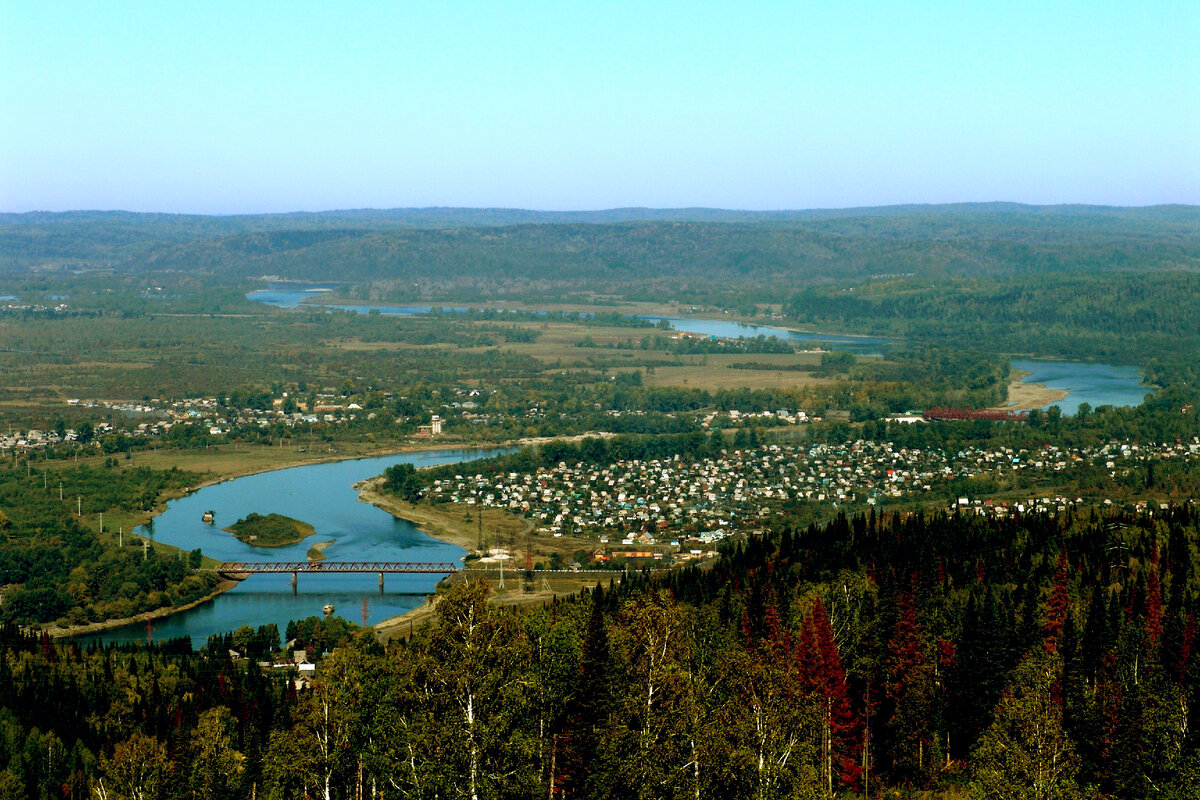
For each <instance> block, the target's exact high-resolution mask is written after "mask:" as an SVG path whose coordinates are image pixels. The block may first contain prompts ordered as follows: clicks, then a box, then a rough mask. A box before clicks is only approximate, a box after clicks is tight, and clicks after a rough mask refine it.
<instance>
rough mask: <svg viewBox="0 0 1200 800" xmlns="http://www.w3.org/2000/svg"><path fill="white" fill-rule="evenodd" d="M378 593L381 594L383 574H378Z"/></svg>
mask: <svg viewBox="0 0 1200 800" xmlns="http://www.w3.org/2000/svg"><path fill="white" fill-rule="evenodd" d="M379 593H380V594H383V573H382V572H380V573H379Z"/></svg>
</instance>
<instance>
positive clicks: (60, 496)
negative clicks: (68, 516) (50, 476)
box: [58, 481, 62, 500]
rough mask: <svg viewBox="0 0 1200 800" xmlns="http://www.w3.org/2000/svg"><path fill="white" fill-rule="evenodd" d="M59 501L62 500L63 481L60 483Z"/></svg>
mask: <svg viewBox="0 0 1200 800" xmlns="http://www.w3.org/2000/svg"><path fill="white" fill-rule="evenodd" d="M58 499H59V500H62V481H59V482H58Z"/></svg>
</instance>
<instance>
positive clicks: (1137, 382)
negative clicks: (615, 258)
mask: <svg viewBox="0 0 1200 800" xmlns="http://www.w3.org/2000/svg"><path fill="white" fill-rule="evenodd" d="M335 288H337V287H336V286H335V285H332V284H309V285H297V284H289V285H287V286H281V287H274V288H269V289H263V290H260V291H257V292H251V293H249V294H247V295H246V297H247V298H249V299H251V300H257V301H258V302H260V303H265V304H267V305H271V306H275V307H277V308H288V309H293V308H298V307H300V306H301V305H315V306H316V307H319V308H332V309H339V310H342V311H354V312H357V313H360V314H366V313H368V312H370V311H371V310H372V309H377V310H378V311H379V313H380V314H386V315H390V316H415V315H418V314H428V313H430V311H431V310H432V307H431V306H388V305H332V304H331V305H324V304H319V303H316V304H315V303H311V302H305V301H306V300H308V301H311V300H312V298H313V297H315V296H317V295H319V294H322V293H324V292H328V291H331V290H333V289H335ZM439 308H443V309H444V310H446V311H466V310H468V308H469V307H466V306H454V307H449V306H446V307H442V306H439ZM643 319H647V320H650V321H651V322H659V321H660V320H664V319H665V320H666V321H667V322H668V323H670V325H671V327H672V328H673V329H675V330H677V331H683V332H686V333H695V334H700V335H704V336H716V337H720V338H725V339H736V338H740V337H751V338H753V337H756V336H771V337H775V338H778V339H784V340H787V341H790V342H795V343H796V344H800V345H803V346H805V347H812V346H820V347H825V348H829V349H836V350H849V351H851V352H854V353H857V354H859V355H878V354H879V353H880V351H881V350H882V349H883V348H884V347H885V346H886V345H888V344H890V341H889V340H888V339H882V338H876V337H870V336H840V335H837V334H825V333H807V332H802V331H793V330H788V329H787V328H779V327H774V326H770V325H750V324H746V323H741V322H730V321H727V320H719V319H698V318H695V317H654V316H645V317H643ZM1012 366H1013V368H1014V369H1018V370H1022V371H1026V372H1029V373H1030V375H1029V376H1028V377H1026V378H1025V379H1024V380H1025V382H1027V383H1040V384H1044V385H1046V386H1048V387H1050V388H1052V389H1062V390H1064V391H1066V392H1067V396H1066V397H1065V398H1064V399H1063V400H1061V401H1059V402H1058V404H1057V405H1058V406H1059V407H1060V408H1061V409H1062V410H1063V413H1065V414H1074V413H1075V412H1076V411H1077V410H1078V409H1079V404H1080V403H1088V404H1089V405H1091V407H1092V408H1096V407H1098V406H1105V405H1111V406H1136V405H1140V404H1141V403H1142V401H1143V399H1144V398H1145V396H1146V395H1147V394H1149V393H1150V392H1153V391H1154V390H1153V389H1152V388H1151V387H1148V386H1145V385H1144V384H1143V383H1142V373H1141V371H1140V370H1139V369H1138V368H1137V367H1118V366H1113V365H1111V364H1101V363H1097V362H1093V361H1057V360H1056V361H1043V360H1035V359H1013V361H1012Z"/></svg>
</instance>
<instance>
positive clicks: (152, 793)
mask: <svg viewBox="0 0 1200 800" xmlns="http://www.w3.org/2000/svg"><path fill="white" fill-rule="evenodd" d="M100 769H101V773H102V775H101V777H100V778H98V779H97V781H96V794H97V795H98V796H99V797H100V800H122V799H126V798H127V800H159V798H165V797H166V796H167V790H168V788H169V787H168V778H169V775H170V762H169V761H168V759H167V748H166V747H165V746H164V745H163V743H162V742H160V741H159V740H158V739H155V738H153V737H151V736H146V735H145V734H142V733H135V734H134V735H133V736H131V737H129V738H128V739H126V740H125V741H123V742H119V743H117V745H116V747H114V748H113V753H112V755H111V756H109V757H107V758H104V759H103V760H102V761H101V765H100Z"/></svg>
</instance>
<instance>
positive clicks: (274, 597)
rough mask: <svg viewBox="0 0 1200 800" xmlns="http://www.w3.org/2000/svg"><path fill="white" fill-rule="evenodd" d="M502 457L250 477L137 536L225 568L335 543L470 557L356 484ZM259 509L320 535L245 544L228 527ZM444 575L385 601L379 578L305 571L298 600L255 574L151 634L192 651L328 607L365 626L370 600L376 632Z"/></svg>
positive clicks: (455, 453) (337, 556)
mask: <svg viewBox="0 0 1200 800" xmlns="http://www.w3.org/2000/svg"><path fill="white" fill-rule="evenodd" d="M500 452H507V450H496V449H492V450H462V449H459V450H434V451H427V452H422V453H404V454H397V455H390V456H379V457H375V458H363V459H353V460H347V461H333V462H328V463H323V464H310V465H306V466H301V467H291V468H288V469H281V470H275V471H272V472H262V473H258V474H256V475H247V476H245V477H242V478H236V479H234V480H229V481H224V482H222V483H217V484H213V485H212V486H206V487H204V488H202V489H200V490H199V491H197V492H194V493H192V494H190V495H188V496H187V497H182V498H180V499H178V500H174V501H172V502H170V503H169V504H168V505H167V509H166V511H164V512H163V513H162V514H160V515H159V516H158V517H156V518H155V519H154V522H153V523H152V531H147V530H146V529H144V528H138V529H137V531H136V532H137V533H138V534H141V535H149V536H150V538H152V539H153V540H154V541H156V542H163V543H165V544H170V545H174V546H176V547H180V548H182V549H184V550H193V549H195V548H197V547H199V548H200V549H201V550H202V551H203V552H204V554H205V555H206V556H210V557H212V558H215V559H217V560H219V561H304V560H305V554H306V553H307V551H308V548H309V547H311V546H312V545H313V544H315V543H317V542H327V541H333V542H334V544H332V545H330V546H329V547H328V548H327V549H326V550H325V558H326V559H328V560H330V561H358V560H363V561H457V560H458V559H459V558H460V557H461V556H462V555H463V553H464V552H465V551H464V550H463V549H462V548H461V547H457V546H455V545H451V544H446V543H445V542H441V541H438V540H437V539H434V538H432V537H430V536H427V535H425V534H424V533H422V532H421V531H420V530H418V529H417V528H416V526H414V525H412V524H411V523H409V522H406V521H404V520H400V519H396V518H395V517H393V516H392V515H391V514H389V513H387V512H386V511H383V510H381V509H379V508H376V507H375V506H373V505H370V504H368V503H363V502H360V501H359V500H358V492H357V491H356V490H355V489H354V488H353V484H355V483H357V482H359V481H361V480H365V479H366V478H371V477H374V476H376V475H379V474H380V473H382V472H383V471H384V470H385V469H387V468H388V467H390V466H392V465H393V464H400V463H411V464H414V465H416V466H418V467H421V466H428V465H433V464H448V463H453V462H456V461H463V460H467V459H472V458H483V457H486V456H491V455H496V454H498V453H500ZM210 509H211V510H213V511H214V512H216V524H213V525H208V524H206V523H204V522H203V520H202V519H201V518H202V517H203V515H204V512H206V511H208V510H210ZM252 511H254V512H258V513H259V514H269V513H271V512H275V513H278V514H284V515H286V516H289V517H293V518H295V519H299V520H303V521H304V522H307V523H309V524H310V525H312V526H313V527H314V528H315V529H316V531H317V532H316V535H314V536H310V537H309V538H307V539H305V540H304V541H303V542H300V543H299V544H295V545H289V546H286V547H272V548H262V547H253V546H251V545H248V544H244V543H243V542H240V541H238V540H237V539H235V538H234V537H233V534H231V533H228V532H226V531H224V530H222V528H223V527H225V526H227V525H230V524H231V523H233V522H236V521H237V520H239V519H241V518H242V517H245V516H246V515H247V514H249V513H250V512H252ZM441 577H442V576H439V575H428V574H412V575H408V574H390V575H387V576H386V577H385V591H384V592H383V593H382V594H381V593H380V591H379V578H378V575H377V574H375V573H369V574H341V575H303V574H302V575H300V576H299V580H298V586H297V591H296V592H295V593H294V594H293V592H292V586H291V575H290V574H277V575H276V574H268V575H252V576H250V577H249V578H247V579H246V580H244V581H242V582H241V583H240V584H238V585H237V586H236V587H234V588H233V589H230V590H229V591H227V592H225V593H223V594H221V595H219V596H217V597H216V598H214V599H213V600H212V601H211V602H208V603H204V604H202V605H200V606H198V607H196V608H193V609H190V610H188V611H183V612H180V613H178V614H175V615H172V616H170V617H167V618H166V619H163V620H160V621H158V622H156V623H155V624H154V628H153V636H154V638H155V639H166V638H173V637H181V636H188V637H190V638H191V640H192V644H193V646H196V647H200V646H202V645H203V644H204V643H205V641H206V640H207V638H208V637H209V636H211V635H212V634H216V633H225V632H226V631H232V630H234V629H235V628H238V627H239V626H241V625H250V626H252V627H258V626H259V625H265V624H269V623H272V622H274V623H275V624H276V625H278V626H279V632H280V634H282V633H283V632H284V629H285V627H286V626H287V623H288V621H289V620H293V619H302V618H304V617H307V616H312V615H317V616H320V614H321V609H322V607H323V606H324V605H325V604H326V603H333V605H334V606H335V608H336V609H337V613H338V615H339V616H343V617H345V618H346V619H349V620H352V621H354V622H358V621H360V620H361V619H362V601H363V598H366V600H367V603H368V614H367V621H368V623H370V624H372V625H373V624H375V623H377V622H380V621H382V620H384V619H387V618H388V617H394V616H396V615H397V614H403V613H404V612H405V611H408V610H410V609H412V608H415V607H417V606H418V605H420V604H422V603H424V602H425V596H426V595H427V594H429V593H431V592H432V591H433V589H434V586H435V585H436V584H437V582H438V580H440V578H441ZM146 634H147V631H146V627H145V625H144V624H143V625H130V626H126V627H123V628H115V629H113V630H109V631H102V632H100V633H95V634H87V635H84V636H78V637H76V641H78V642H80V643H81V644H86V643H88V642H90V641H92V640H103V641H106V642H131V641H144V640H145V639H146Z"/></svg>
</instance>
